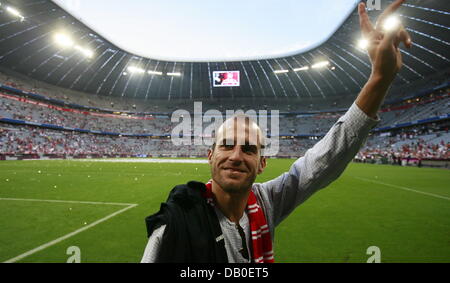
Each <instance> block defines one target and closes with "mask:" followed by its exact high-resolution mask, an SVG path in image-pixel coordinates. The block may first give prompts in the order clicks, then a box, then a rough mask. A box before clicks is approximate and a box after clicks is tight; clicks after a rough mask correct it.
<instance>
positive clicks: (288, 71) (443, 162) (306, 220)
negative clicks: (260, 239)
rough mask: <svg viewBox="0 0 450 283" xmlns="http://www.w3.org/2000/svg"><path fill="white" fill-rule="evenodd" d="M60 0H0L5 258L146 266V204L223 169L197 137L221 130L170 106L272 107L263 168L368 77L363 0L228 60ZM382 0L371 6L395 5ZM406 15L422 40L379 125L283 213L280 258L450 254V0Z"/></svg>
mask: <svg viewBox="0 0 450 283" xmlns="http://www.w3.org/2000/svg"><path fill="white" fill-rule="evenodd" d="M63 2H65V1H50V0H0V4H1V5H0V168H1V170H0V184H1V186H0V187H1V190H0V213H1V214H2V215H3V217H1V219H0V227H2V229H0V261H1V262H32V263H33V262H51V263H54V262H74V261H75V262H79V261H81V262H140V261H141V258H142V255H143V252H144V248H145V246H146V244H147V241H148V238H147V231H146V228H145V222H144V219H145V217H147V216H148V215H150V214H153V213H156V212H157V211H158V210H159V208H160V204H161V203H162V202H164V201H166V199H167V196H168V193H169V192H170V190H171V189H172V188H173V187H174V186H176V185H178V184H184V183H186V182H187V181H190V180H197V181H201V182H207V181H208V180H209V179H210V178H211V172H210V168H209V165H208V162H207V153H208V149H209V148H210V144H206V143H200V144H196V143H194V142H193V141H194V140H195V139H196V138H198V137H199V136H201V137H202V138H204V139H208V138H211V137H212V135H209V134H208V133H207V131H201V132H200V133H198V132H195V130H191V131H189V132H186V131H182V132H180V131H177V126H178V125H179V123H180V119H174V113H177V111H179V110H183V112H182V113H187V115H186V114H182V115H181V118H183V119H185V118H186V119H187V118H189V119H188V120H187V121H188V124H191V122H192V124H194V123H195V121H194V120H195V118H196V117H197V116H196V114H192V115H190V116H189V113H195V112H196V105H197V104H196V103H199V102H201V110H200V115H201V116H202V118H200V119H199V123H197V126H199V127H200V128H201V129H207V128H208V127H210V126H211V119H205V118H206V117H208V113H212V110H214V113H215V115H216V116H217V115H219V116H220V115H223V116H226V113H227V111H229V110H233V111H237V110H242V111H243V112H248V113H249V111H250V112H251V111H254V112H255V113H256V114H255V115H254V116H255V119H263V120H268V121H269V122H270V121H274V120H276V121H278V125H279V127H278V129H277V131H275V130H274V128H273V127H268V129H266V131H265V134H266V136H267V137H270V138H271V139H275V140H276V141H277V145H278V150H277V151H276V152H274V154H272V155H271V156H269V157H268V159H267V164H268V166H267V169H266V170H265V171H264V173H263V174H261V175H258V177H257V179H256V182H265V181H268V180H271V179H273V178H275V177H277V176H279V175H280V174H282V173H283V172H285V171H286V170H288V168H289V166H290V165H291V164H292V163H293V162H294V161H295V160H296V159H297V158H299V157H302V156H304V155H305V153H306V152H307V150H308V149H310V148H311V147H313V146H314V145H315V144H316V143H318V142H319V141H320V140H321V139H322V138H323V137H324V136H325V135H326V133H327V132H328V130H329V129H330V128H331V127H332V126H333V125H334V124H335V123H336V121H337V120H338V119H339V117H341V116H342V115H344V113H345V112H346V111H347V110H348V109H349V108H350V106H351V105H352V103H353V101H354V100H355V98H356V97H357V96H358V94H359V92H360V91H361V89H362V88H363V87H364V85H365V83H366V82H367V80H368V79H369V77H370V75H371V63H370V61H369V58H368V56H367V52H366V51H365V50H364V47H363V46H362V45H361V41H359V39H360V35H361V32H360V26H359V19H358V8H357V4H358V2H360V1H343V2H346V4H345V5H347V6H348V7H347V10H346V11H347V13H346V14H342V15H343V16H342V15H341V16H342V21H341V22H340V24H339V25H338V26H337V27H336V28H335V29H334V30H331V31H330V34H329V36H328V37H326V38H325V39H322V40H321V41H320V42H318V43H317V44H315V45H311V46H310V47H308V48H306V49H301V50H300V49H297V50H289V52H284V53H283V52H281V51H280V52H279V53H277V54H275V55H273V54H269V55H266V56H262V55H257V56H253V57H251V56H250V57H234V56H235V55H234V54H232V56H229V57H226V56H225V55H224V56H223V57H216V58H217V59H216V60H214V59H211V57H208V58H206V59H205V58H203V59H202V58H201V59H198V58H191V59H189V58H181V57H173V59H171V58H169V57H168V55H167V54H159V55H158V56H157V55H152V54H151V55H150V56H148V55H145V54H144V55H138V52H134V51H132V50H133V49H128V47H126V46H124V44H123V43H121V44H118V43H114V40H113V39H112V37H111V36H106V35H104V34H103V33H102V32H100V31H96V28H94V27H93V25H92V24H91V23H90V22H88V20H86V19H83V18H80V15H78V14H76V13H74V12H73V11H72V10H71V9H70V7H69V6H65V5H63V4H64V3H63ZM66 2H71V1H66ZM92 2H95V1H92ZM299 2H300V1H299ZM329 2H330V1H329ZM331 2H333V1H331ZM334 2H336V1H334ZM337 2H339V1H337ZM364 2H365V1H364ZM367 2H371V1H367ZM372 2H373V1H372ZM379 2H380V5H381V8H380V9H377V8H376V7H374V8H373V9H371V10H370V11H369V16H370V18H371V19H373V20H375V19H376V18H377V17H378V16H379V15H380V13H381V11H382V10H383V9H384V8H385V7H387V6H388V5H389V4H391V3H392V2H393V1H388V0H386V1H384V0H381V1H379ZM349 3H350V4H349ZM83 5H85V4H84V3H83ZM342 5H344V4H342ZM172 9H177V8H176V7H172ZM243 9H244V8H243ZM205 11H207V9H205ZM282 11H284V12H286V13H288V10H282ZM105 13H106V12H105ZM106 14H107V13H106ZM130 17H132V15H130ZM398 17H399V18H400V20H401V22H402V23H403V25H404V26H405V29H406V30H407V32H408V33H409V34H410V35H411V37H412V39H413V46H412V48H411V49H401V53H402V57H403V66H402V68H401V70H400V71H399V73H398V74H397V76H396V78H395V80H394V82H393V84H392V86H391V88H390V89H389V92H388V95H387V96H386V99H385V100H384V102H383V104H382V106H381V109H380V111H379V112H378V116H379V118H380V122H379V123H378V124H377V125H376V126H375V127H374V128H373V129H372V130H371V131H370V133H369V136H368V138H367V141H366V142H365V144H364V145H363V146H362V148H361V149H360V151H359V152H358V153H357V154H356V155H355V157H354V158H353V161H352V162H351V163H350V164H349V165H348V167H347V168H346V169H345V171H344V172H343V174H342V175H341V176H340V177H339V178H338V179H337V180H336V181H334V182H333V183H331V184H330V185H329V186H328V187H327V188H325V189H323V190H321V191H320V192H318V193H317V194H315V195H314V196H312V197H311V199H309V200H308V201H307V202H305V203H303V204H302V205H300V206H299V207H298V208H297V209H295V211H294V212H292V213H291V214H290V216H289V217H287V218H286V220H284V221H283V222H282V223H281V224H280V225H279V226H278V227H277V229H276V237H275V238H274V241H273V242H274V246H275V259H276V262H291V263H303V262H339V263H342V262H359V263H363V262H368V260H369V259H370V258H371V256H372V252H371V250H372V249H371V247H376V249H377V250H378V251H379V253H380V254H381V256H380V259H379V260H378V262H379V261H381V262H450V244H449V232H450V206H449V201H450V191H449V189H450V187H449V184H450V174H449V171H448V170H449V169H450V168H449V163H450V153H449V148H450V133H449V132H448V127H449V124H450V119H449V118H450V111H449V109H450V96H449V91H450V79H449V78H450V58H449V54H450V52H449V51H450V48H449V45H450V32H449V29H450V26H448V24H449V22H450V21H449V19H450V5H449V4H448V3H447V2H446V1H439V0H429V1H424V0H408V1H406V2H405V4H403V5H402V7H401V9H400V10H399V12H398ZM183 20H185V21H189V20H191V21H193V19H190V18H189V17H186V18H185V19H183ZM265 21H270V18H267V19H266V20H265ZM161 27H164V25H161V26H160V27H159V28H161ZM129 32H130V33H132V31H131V30H129ZM186 32H187V31H186ZM168 37H169V36H168ZM191 40H192V41H200V42H202V41H204V40H207V39H202V38H191ZM232 40H233V38H232V37H231V38H229V41H232ZM119 45H120V47H119ZM125 45H126V43H125ZM180 45H182V44H181V43H180ZM130 48H131V47H130ZM149 49H151V48H149ZM186 49H188V48H186ZM127 50H131V51H127ZM166 55H167V56H166ZM151 56H153V57H151ZM229 81H232V82H229ZM208 111H209V112H208ZM275 111H276V112H275ZM211 115H212V114H211ZM186 116H189V117H186ZM178 118H180V117H178ZM194 128H195V127H194ZM174 133H175V134H174ZM175 135H176V137H178V138H180V137H182V138H183V139H184V141H187V143H185V144H182V145H177V144H175V143H174V142H173V139H174V137H175ZM74 251H76V252H74ZM75 254H76V255H77V256H78V259H77V260H74V255H75Z"/></svg>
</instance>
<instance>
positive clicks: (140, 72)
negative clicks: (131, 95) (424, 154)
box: [127, 66, 145, 74]
mask: <svg viewBox="0 0 450 283" xmlns="http://www.w3.org/2000/svg"><path fill="white" fill-rule="evenodd" d="M127 70H128V72H130V73H132V74H135V73H138V74H143V73H145V70H143V69H141V68H138V67H134V66H130V67H128V68H127Z"/></svg>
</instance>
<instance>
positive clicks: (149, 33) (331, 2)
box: [53, 0, 359, 62]
mask: <svg viewBox="0 0 450 283" xmlns="http://www.w3.org/2000/svg"><path fill="white" fill-rule="evenodd" d="M53 1H54V2H55V3H57V4H58V5H59V6H61V7H62V8H64V9H65V10H66V11H68V12H69V13H71V14H72V15H73V16H75V17H76V18H77V19H79V20H80V21H82V22H83V23H85V24H86V25H87V26H88V27H90V28H91V29H93V30H94V31H95V32H97V33H98V34H100V35H101V36H103V37H104V38H106V39H107V40H109V41H110V42H112V43H113V44H115V45H116V46H118V47H119V48H121V49H124V50H126V51H127V52H130V53H133V54H135V55H138V56H142V57H146V58H152V59H158V60H168V61H197V62H198V61H241V60H259V59H267V58H274V57H284V56H289V55H293V54H297V53H300V52H305V51H307V50H309V49H312V48H314V47H316V46H318V45H320V44H321V43H323V42H324V41H325V40H327V39H328V38H329V37H330V36H331V35H332V34H333V33H334V32H335V31H336V29H337V28H339V26H340V25H341V24H342V23H343V21H344V20H345V19H346V18H347V17H348V15H349V13H350V12H351V11H352V10H353V9H354V8H355V7H356V5H357V3H358V2H359V0H314V1H312V0H227V1H211V0H193V1H186V0H127V1H123V0H53Z"/></svg>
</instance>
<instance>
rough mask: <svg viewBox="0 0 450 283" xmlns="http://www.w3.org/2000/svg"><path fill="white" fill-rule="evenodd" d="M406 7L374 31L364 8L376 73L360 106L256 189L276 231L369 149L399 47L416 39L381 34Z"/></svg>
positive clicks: (362, 23) (365, 30) (363, 26)
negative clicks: (365, 146)
mask: <svg viewBox="0 0 450 283" xmlns="http://www.w3.org/2000/svg"><path fill="white" fill-rule="evenodd" d="M403 2H404V0H397V1H395V2H394V3H392V4H391V5H390V6H389V7H388V8H387V9H386V10H385V11H384V12H383V13H382V14H381V15H380V18H379V20H378V22H377V25H376V27H375V28H374V27H373V26H372V24H371V22H370V20H369V18H368V15H367V13H366V10H365V5H364V4H363V3H360V4H359V7H358V11H359V15H360V26H361V30H362V33H363V36H364V37H365V38H366V39H367V40H368V41H369V48H368V50H367V51H368V54H369V58H370V61H371V63H372V73H371V75H370V78H369V80H368V81H367V83H366V84H365V86H364V87H363V89H362V90H361V92H360V94H359V95H358V97H357V98H356V100H355V103H353V105H352V106H351V107H350V109H349V110H348V111H347V113H346V114H345V115H344V116H342V117H341V118H340V119H339V120H338V122H337V123H335V124H334V125H333V127H332V128H331V129H330V131H329V132H328V133H327V134H326V135H325V137H324V138H323V139H322V140H321V141H319V142H318V143H317V144H316V145H315V146H314V147H313V148H311V149H309V150H308V151H307V152H306V153H305V155H304V156H303V157H301V158H299V159H298V160H297V161H296V162H294V164H293V165H292V166H291V168H290V170H289V171H288V172H286V173H284V174H282V175H281V176H279V177H278V178H276V179H273V180H271V181H269V182H266V183H263V184H261V185H259V186H257V189H256V190H255V193H256V194H257V195H258V197H259V198H260V200H262V205H263V206H265V207H263V209H264V211H265V212H266V214H268V215H267V218H268V221H269V222H271V224H272V225H271V226H272V227H274V226H276V225H278V224H279V223H280V222H281V221H282V220H283V219H284V218H285V217H286V216H287V215H288V214H289V213H290V212H292V210H294V209H295V207H297V206H298V205H299V204H301V203H302V202H303V201H305V200H306V199H307V198H308V197H309V196H311V195H312V194H313V193H314V192H316V191H317V190H319V189H321V188H323V187H326V186H327V185H328V184H330V183H331V182H332V181H334V180H335V179H336V178H337V177H339V176H340V174H342V172H343V171H344V170H345V168H346V167H347V165H348V163H349V162H350V161H351V160H352V159H353V157H354V156H355V154H356V153H357V152H358V150H359V149H360V147H361V146H362V144H363V143H364V141H365V139H366V137H367V135H368V133H369V131H370V129H371V128H372V127H373V126H375V125H376V123H377V122H378V121H377V120H378V119H377V112H378V110H379V108H380V106H381V104H382V102H383V100H384V97H385V96H386V93H387V91H388V89H389V87H390V85H391V83H392V81H393V80H394V78H395V76H396V74H397V72H398V71H399V69H400V67H401V65H402V60H401V53H400V50H399V48H398V46H399V44H400V42H403V43H404V44H405V45H406V46H407V47H410V46H411V39H410V37H409V35H408V33H407V32H406V31H405V30H404V28H403V27H402V26H399V27H398V28H397V29H396V30H391V31H383V30H382V24H383V21H384V20H385V19H386V18H388V16H390V15H391V14H392V13H393V12H394V11H396V10H397V9H398V7H399V6H400V5H401V4H402V3H403ZM375 119H377V120H375ZM271 232H272V233H273V231H271Z"/></svg>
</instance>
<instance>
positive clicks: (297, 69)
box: [293, 66, 309, 72]
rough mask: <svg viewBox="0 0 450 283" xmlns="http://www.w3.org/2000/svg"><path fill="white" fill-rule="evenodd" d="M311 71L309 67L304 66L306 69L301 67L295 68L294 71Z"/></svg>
mask: <svg viewBox="0 0 450 283" xmlns="http://www.w3.org/2000/svg"><path fill="white" fill-rule="evenodd" d="M306 70H309V66H304V67H300V68H295V69H293V71H294V72H298V71H306Z"/></svg>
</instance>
